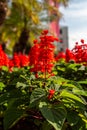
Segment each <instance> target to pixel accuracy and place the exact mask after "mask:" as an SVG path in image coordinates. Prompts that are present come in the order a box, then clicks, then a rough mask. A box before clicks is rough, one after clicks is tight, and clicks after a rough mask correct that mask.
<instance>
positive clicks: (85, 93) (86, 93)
mask: <svg viewBox="0 0 87 130" xmlns="http://www.w3.org/2000/svg"><path fill="white" fill-rule="evenodd" d="M73 93H74V94H77V95H82V96H87V91H84V90H79V89H73Z"/></svg>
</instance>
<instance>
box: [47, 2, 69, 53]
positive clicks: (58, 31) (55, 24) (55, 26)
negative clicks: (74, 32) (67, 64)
mask: <svg viewBox="0 0 87 130" xmlns="http://www.w3.org/2000/svg"><path fill="white" fill-rule="evenodd" d="M49 4H50V5H51V6H55V7H57V8H59V4H58V3H57V2H55V1H54V0H49ZM49 15H54V16H56V13H55V12H50V13H49ZM49 30H50V32H51V33H52V34H53V35H54V36H56V37H58V38H59V39H60V42H58V43H55V46H56V51H59V52H60V51H63V52H65V50H66V48H68V27H67V26H63V27H62V26H60V25H59V18H56V19H55V20H53V21H49Z"/></svg>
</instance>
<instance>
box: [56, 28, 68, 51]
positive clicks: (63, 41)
mask: <svg viewBox="0 0 87 130" xmlns="http://www.w3.org/2000/svg"><path fill="white" fill-rule="evenodd" d="M59 39H60V42H59V43H58V47H57V48H58V50H59V51H64V52H65V50H66V48H68V47H69V45H68V27H67V26H61V27H60V33H59Z"/></svg>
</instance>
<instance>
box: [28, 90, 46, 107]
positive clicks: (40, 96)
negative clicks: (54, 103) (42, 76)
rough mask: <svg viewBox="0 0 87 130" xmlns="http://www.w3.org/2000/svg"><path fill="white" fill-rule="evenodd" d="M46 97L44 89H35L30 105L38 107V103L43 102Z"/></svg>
mask: <svg viewBox="0 0 87 130" xmlns="http://www.w3.org/2000/svg"><path fill="white" fill-rule="evenodd" d="M45 95H46V92H45V90H44V89H42V88H37V89H35V90H34V91H33V92H32V94H31V97H30V105H36V103H37V102H38V101H40V100H42V99H43V98H44V97H45Z"/></svg>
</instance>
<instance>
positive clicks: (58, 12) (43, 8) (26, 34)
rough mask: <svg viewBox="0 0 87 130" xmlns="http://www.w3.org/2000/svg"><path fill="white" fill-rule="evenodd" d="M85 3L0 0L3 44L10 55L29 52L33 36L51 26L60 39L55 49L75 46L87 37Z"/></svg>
mask: <svg viewBox="0 0 87 130" xmlns="http://www.w3.org/2000/svg"><path fill="white" fill-rule="evenodd" d="M86 5H87V1H86V0H84V1H82V0H0V44H1V45H2V47H3V50H4V51H5V52H6V53H7V54H8V55H12V54H13V53H14V52H17V53H20V52H22V53H24V54H28V53H29V49H30V48H31V47H32V46H33V40H34V39H35V38H38V36H39V35H40V33H41V31H42V30H43V29H48V30H49V33H50V34H52V35H54V36H55V37H59V38H60V40H61V42H58V43H55V45H56V52H61V51H62V52H65V50H66V48H70V49H72V48H73V46H74V45H75V42H77V41H79V40H80V39H82V38H84V39H86V33H87V29H86V21H87V17H86V15H87V13H86V12H87V9H86Z"/></svg>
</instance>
